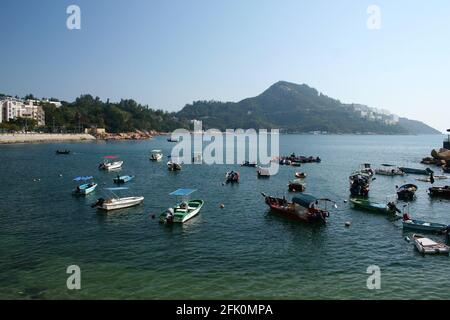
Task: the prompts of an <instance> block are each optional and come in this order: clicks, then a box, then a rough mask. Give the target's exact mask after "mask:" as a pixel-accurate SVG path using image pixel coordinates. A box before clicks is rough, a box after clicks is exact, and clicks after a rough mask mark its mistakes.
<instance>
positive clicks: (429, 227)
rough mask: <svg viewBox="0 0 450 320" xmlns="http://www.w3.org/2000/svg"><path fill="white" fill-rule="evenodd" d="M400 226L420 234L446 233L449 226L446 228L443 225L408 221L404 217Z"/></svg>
mask: <svg viewBox="0 0 450 320" xmlns="http://www.w3.org/2000/svg"><path fill="white" fill-rule="evenodd" d="M402 224H403V229H410V230H416V231H421V232H432V233H447V232H448V231H449V229H450V226H447V225H445V224H441V223H434V222H427V221H422V220H416V219H410V218H409V217H405V216H404V218H403V221H402Z"/></svg>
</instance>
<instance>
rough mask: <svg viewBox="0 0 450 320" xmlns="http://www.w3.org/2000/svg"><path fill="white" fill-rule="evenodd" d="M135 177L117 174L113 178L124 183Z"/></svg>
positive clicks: (115, 181) (116, 181)
mask: <svg viewBox="0 0 450 320" xmlns="http://www.w3.org/2000/svg"><path fill="white" fill-rule="evenodd" d="M133 179H134V176H117V177H116V178H114V179H113V181H114V183H117V184H123V183H127V182H129V181H131V180H133Z"/></svg>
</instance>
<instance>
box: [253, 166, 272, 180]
mask: <svg viewBox="0 0 450 320" xmlns="http://www.w3.org/2000/svg"><path fill="white" fill-rule="evenodd" d="M256 173H257V175H258V178H270V171H269V169H267V168H262V167H258V170H256Z"/></svg>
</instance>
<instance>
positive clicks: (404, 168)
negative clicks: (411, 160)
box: [399, 167, 433, 176]
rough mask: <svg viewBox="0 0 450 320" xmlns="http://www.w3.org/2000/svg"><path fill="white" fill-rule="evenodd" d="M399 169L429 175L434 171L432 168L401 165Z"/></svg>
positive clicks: (409, 172)
mask: <svg viewBox="0 0 450 320" xmlns="http://www.w3.org/2000/svg"><path fill="white" fill-rule="evenodd" d="M399 169H400V170H401V171H403V172H404V173H408V174H420V175H425V176H429V175H430V174H432V173H433V170H431V169H430V168H426V169H415V168H407V167H399Z"/></svg>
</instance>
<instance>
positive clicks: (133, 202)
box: [99, 197, 144, 211]
mask: <svg viewBox="0 0 450 320" xmlns="http://www.w3.org/2000/svg"><path fill="white" fill-rule="evenodd" d="M143 201H144V197H128V198H112V199H108V200H106V201H105V202H104V203H103V204H102V205H101V206H100V207H99V209H101V210H105V211H111V210H118V209H125V208H130V207H134V206H137V205H139V204H141V203H142V202H143Z"/></svg>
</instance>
